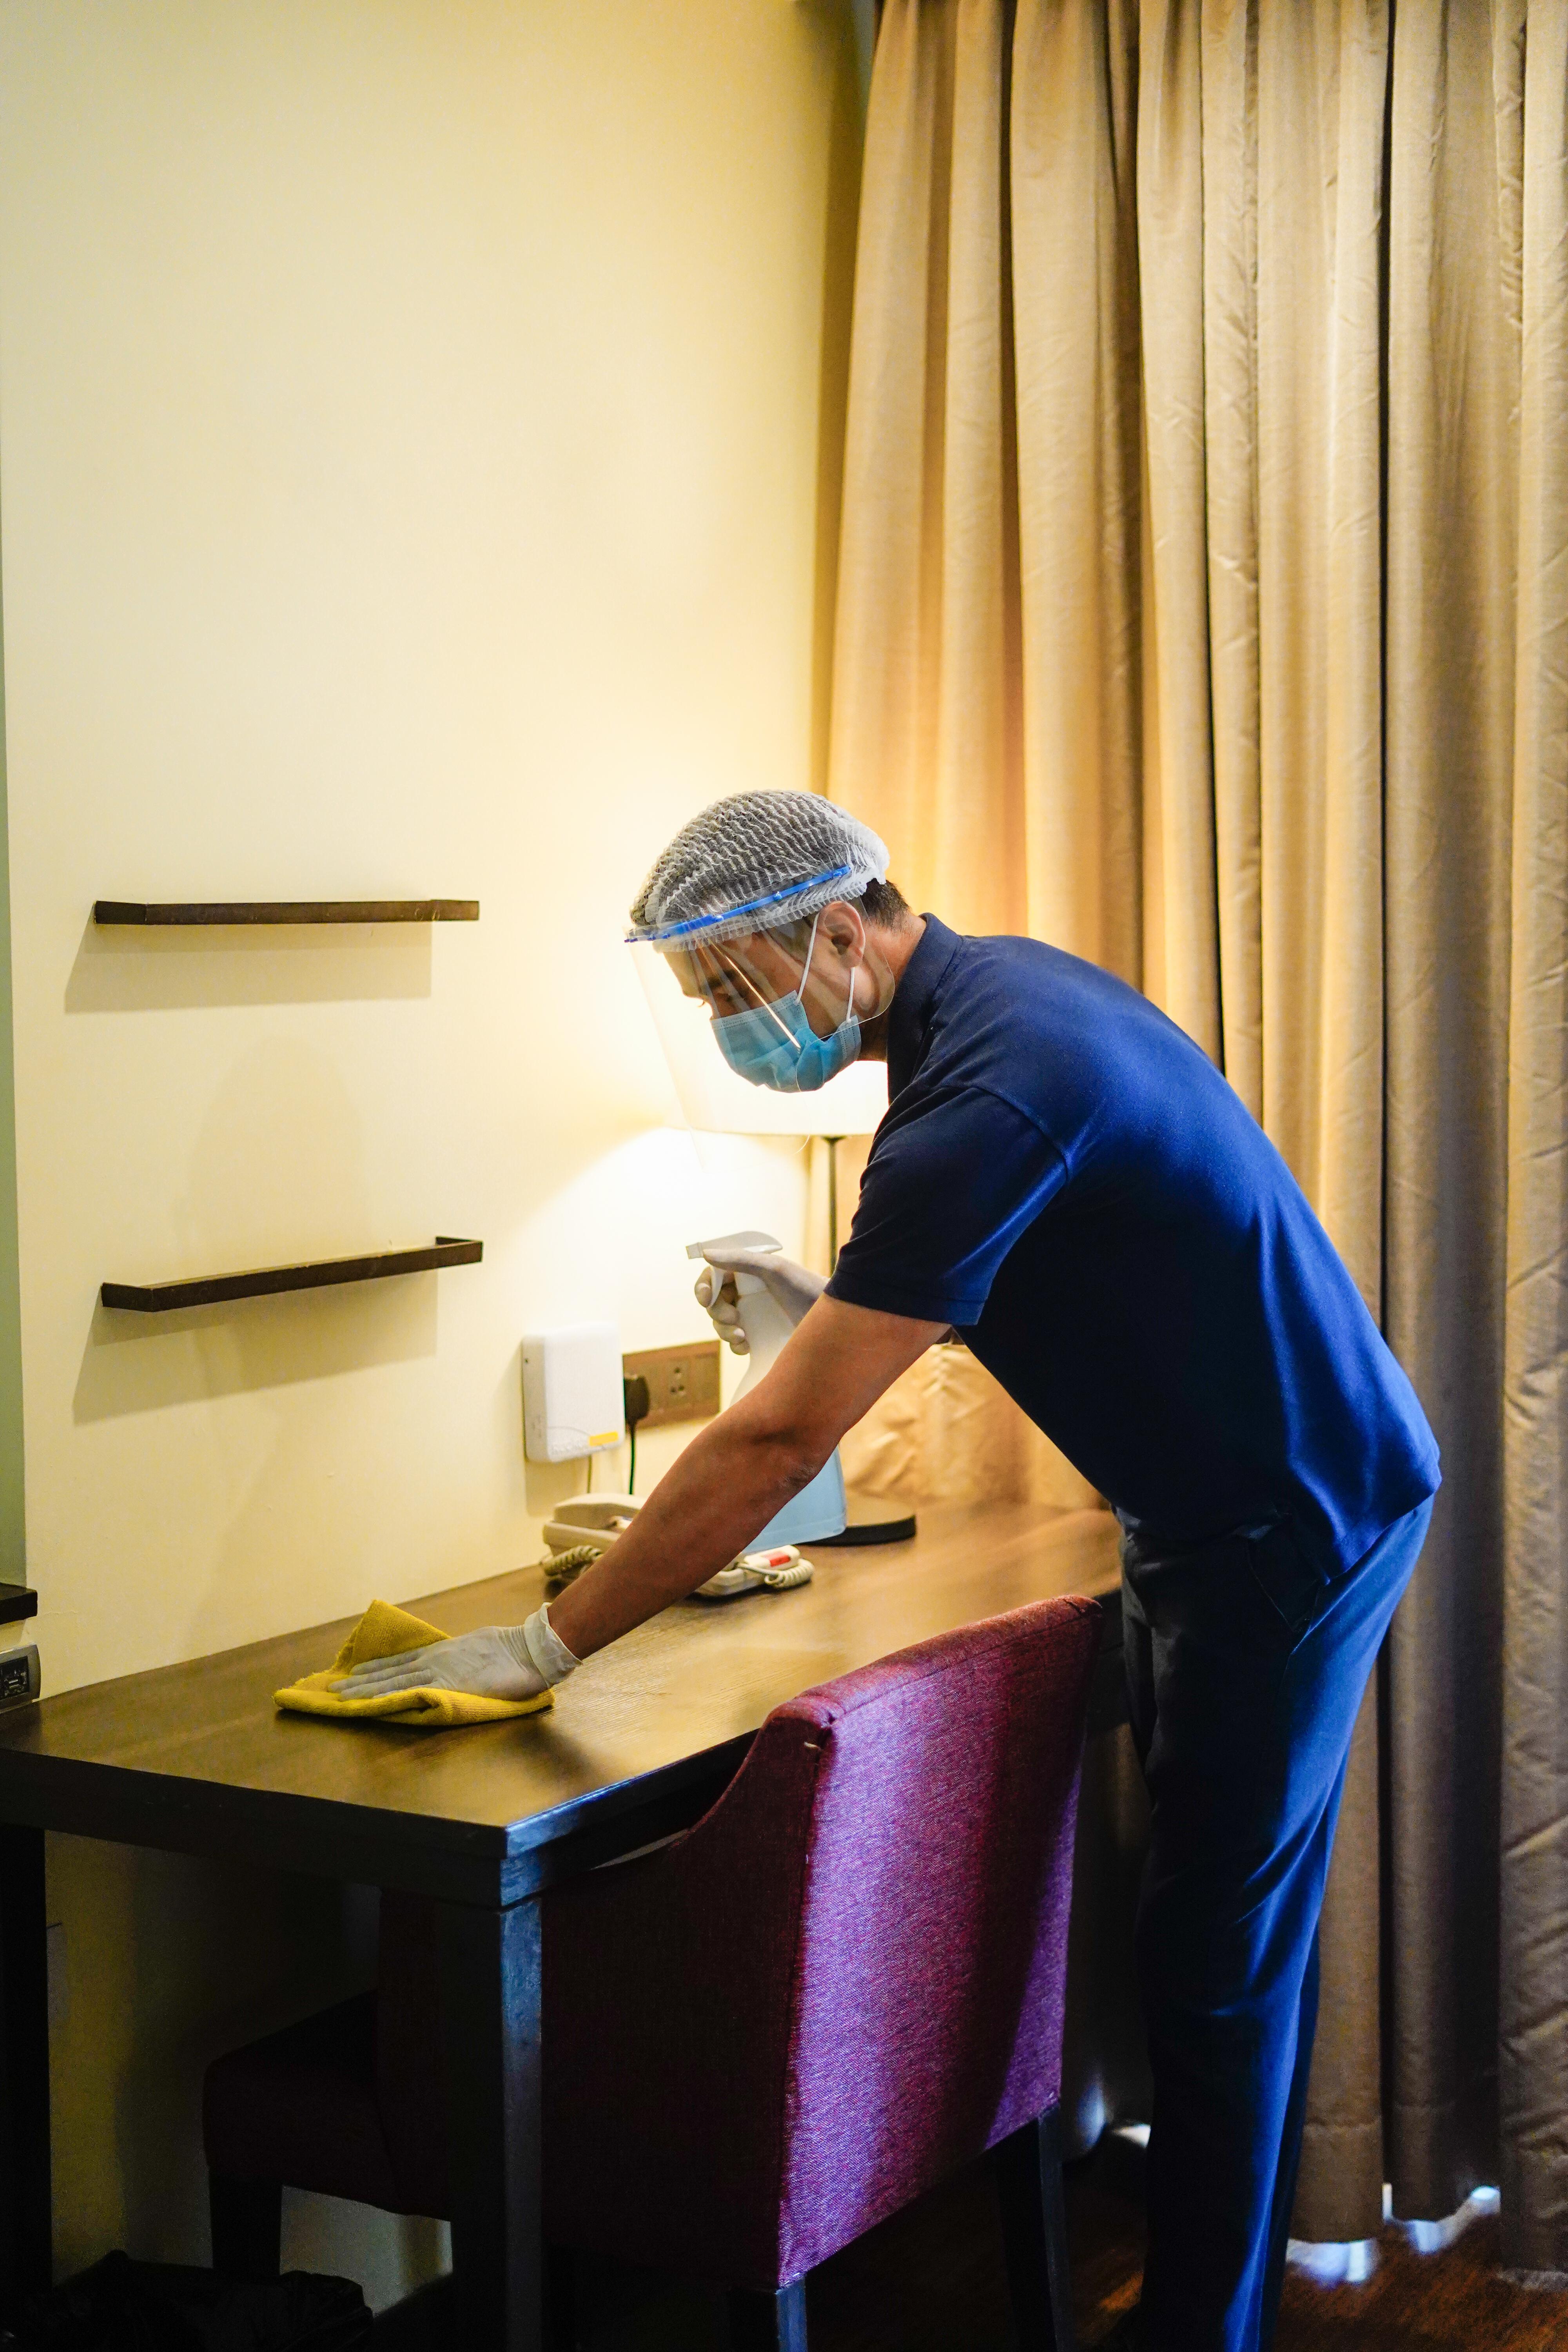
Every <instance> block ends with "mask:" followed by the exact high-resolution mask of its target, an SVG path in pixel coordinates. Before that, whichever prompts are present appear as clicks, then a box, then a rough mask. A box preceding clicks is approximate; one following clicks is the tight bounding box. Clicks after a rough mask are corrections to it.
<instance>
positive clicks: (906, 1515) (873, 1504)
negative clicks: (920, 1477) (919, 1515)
mask: <svg viewBox="0 0 1568 2352" xmlns="http://www.w3.org/2000/svg"><path fill="white" fill-rule="evenodd" d="M845 1503H846V1507H847V1517H846V1519H845V1524H844V1532H843V1534H842V1535H837V1536H818V1537H817V1538H816V1542H815V1543H813V1544H812V1545H811V1547H810V1549H812V1550H813V1551H826V1550H827V1549H835V1550H845V1549H848V1548H849V1547H851V1546H853V1545H861V1544H890V1543H909V1542H910V1541H911V1540H912V1539H913V1538H914V1535H915V1533H916V1527H915V1515H914V1513H913V1511H912V1510H910V1509H908V1508H907V1507H905V1506H904V1505H902V1504H900V1503H899V1502H897V1501H895V1500H893V1499H892V1498H891V1497H890V1496H887V1495H857V1494H855V1493H854V1492H853V1491H851V1492H850V1493H849V1494H848V1495H847V1496H845Z"/></svg>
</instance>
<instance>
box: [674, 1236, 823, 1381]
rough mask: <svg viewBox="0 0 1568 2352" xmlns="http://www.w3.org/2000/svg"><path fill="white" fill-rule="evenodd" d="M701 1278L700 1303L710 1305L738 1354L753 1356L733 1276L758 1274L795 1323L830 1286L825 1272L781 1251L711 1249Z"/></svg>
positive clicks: (718, 1325)
mask: <svg viewBox="0 0 1568 2352" xmlns="http://www.w3.org/2000/svg"><path fill="white" fill-rule="evenodd" d="M707 1257H708V1263H707V1265H705V1266H704V1267H703V1269H702V1271H701V1273H700V1275H699V1276H698V1277H697V1303H698V1305H699V1307H706V1308H707V1310H708V1312H709V1314H710V1317H711V1318H712V1321H713V1328H714V1329H715V1330H716V1331H717V1332H718V1334H719V1337H720V1338H721V1339H722V1340H723V1341H724V1343H725V1345H726V1346H727V1347H729V1348H731V1349H733V1350H734V1352H735V1354H736V1355H737V1356H745V1355H749V1354H750V1353H751V1349H750V1346H749V1344H748V1342H747V1339H746V1335H745V1333H744V1332H743V1331H742V1328H741V1318H740V1307H739V1301H738V1298H737V1296H736V1291H735V1285H734V1283H733V1281H732V1280H731V1279H730V1278H729V1277H730V1276H733V1275H737V1274H754V1275H755V1276H756V1277H757V1279H758V1281H759V1282H763V1283H765V1284H766V1285H767V1286H768V1288H769V1290H770V1291H772V1293H773V1297H775V1298H776V1299H777V1301H778V1303H779V1305H780V1306H781V1307H783V1308H784V1313H785V1314H786V1315H787V1316H788V1317H789V1319H790V1321H791V1322H792V1323H800V1322H803V1321H804V1320H805V1317H806V1315H807V1314H808V1313H809V1312H810V1310H811V1308H812V1307H814V1306H815V1305H816V1301H817V1300H818V1299H819V1298H820V1297H821V1296H822V1294H823V1292H824V1291H825V1290H826V1287H827V1276H826V1275H825V1274H813V1273H812V1272H811V1270H810V1268H809V1267H807V1266H804V1265H796V1264H795V1260H794V1258H792V1257H781V1256H780V1255H779V1253H778V1251H777V1250H759V1249H737V1250H726V1249H711V1250H710V1251H709V1252H708V1253H707Z"/></svg>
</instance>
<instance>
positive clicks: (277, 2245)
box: [207, 2172, 283, 2282]
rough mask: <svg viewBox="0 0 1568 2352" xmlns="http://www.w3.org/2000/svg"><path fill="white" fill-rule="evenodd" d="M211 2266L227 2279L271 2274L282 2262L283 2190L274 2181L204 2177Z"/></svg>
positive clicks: (271, 2276)
mask: <svg viewBox="0 0 1568 2352" xmlns="http://www.w3.org/2000/svg"><path fill="white" fill-rule="evenodd" d="M207 2198H208V2203H209V2206H210V2209H211V2213H212V2236H213V2268H214V2270H215V2271H222V2272H224V2273H226V2275H227V2276H228V2277H229V2278H237V2279H249V2280H253V2281H257V2282H259V2281H261V2280H263V2279H275V2278H276V2277H277V2276H278V2274H279V2271H280V2270H281V2269H282V2267H283V2190H282V2187H281V2185H280V2183H279V2182H278V2181H276V2180H234V2179H229V2178H228V2177H227V2176H226V2175H225V2174H223V2173H221V2172H214V2173H210V2174H209V2175H208V2177H207Z"/></svg>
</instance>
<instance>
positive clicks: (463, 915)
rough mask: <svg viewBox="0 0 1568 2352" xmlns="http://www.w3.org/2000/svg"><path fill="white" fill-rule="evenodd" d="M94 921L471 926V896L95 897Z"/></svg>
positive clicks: (475, 917)
mask: <svg viewBox="0 0 1568 2352" xmlns="http://www.w3.org/2000/svg"><path fill="white" fill-rule="evenodd" d="M92 919H93V921H94V922H95V923H105V924H107V923H142V924H147V925H163V924H185V925H193V926H194V925H197V924H203V923H206V924H220V923H222V924H231V925H236V924H241V923H477V922H478V921H479V900H478V899H477V898H259V899H256V898H243V899H232V900H231V899H217V900H213V901H211V902H210V903H209V902H205V901H201V900H195V899H192V900H186V899H183V898H174V899H165V900H163V901H142V900H141V899H137V898H100V899H99V900H98V902H97V904H96V905H95V906H94V908H93V910H92Z"/></svg>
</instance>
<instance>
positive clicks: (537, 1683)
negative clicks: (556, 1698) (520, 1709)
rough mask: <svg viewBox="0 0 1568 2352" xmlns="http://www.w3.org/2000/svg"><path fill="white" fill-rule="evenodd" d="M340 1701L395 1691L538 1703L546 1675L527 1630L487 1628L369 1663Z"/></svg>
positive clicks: (337, 1690) (346, 1683) (339, 1686)
mask: <svg viewBox="0 0 1568 2352" xmlns="http://www.w3.org/2000/svg"><path fill="white" fill-rule="evenodd" d="M328 1687H329V1689H331V1692H332V1694H333V1696H335V1697H337V1698H384V1697H385V1696H386V1695H387V1693H388V1692H389V1691H411V1690H455V1691H468V1692H469V1693H471V1694H472V1696H474V1697H475V1698H509V1699H521V1698H537V1697H538V1696H539V1694H540V1692H541V1691H542V1690H543V1688H544V1687H545V1682H544V1676H543V1675H542V1674H541V1673H540V1671H539V1669H538V1667H537V1666H536V1665H535V1664H534V1663H533V1660H532V1659H531V1657H530V1656H529V1654H528V1651H527V1648H526V1647H525V1645H524V1643H523V1638H522V1627H521V1625H481V1626H480V1627H479V1631H478V1632H477V1633H456V1634H454V1635H453V1636H452V1638H451V1640H450V1641H447V1642H430V1643H426V1646H425V1648H424V1649H422V1650H400V1651H399V1652H398V1654H397V1655H396V1656H395V1658H367V1659H366V1660H365V1662H364V1664H363V1665H358V1666H355V1667H354V1668H353V1671H352V1672H351V1673H349V1674H346V1675H344V1676H343V1678H342V1682H337V1683H331V1684H330V1685H328Z"/></svg>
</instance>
